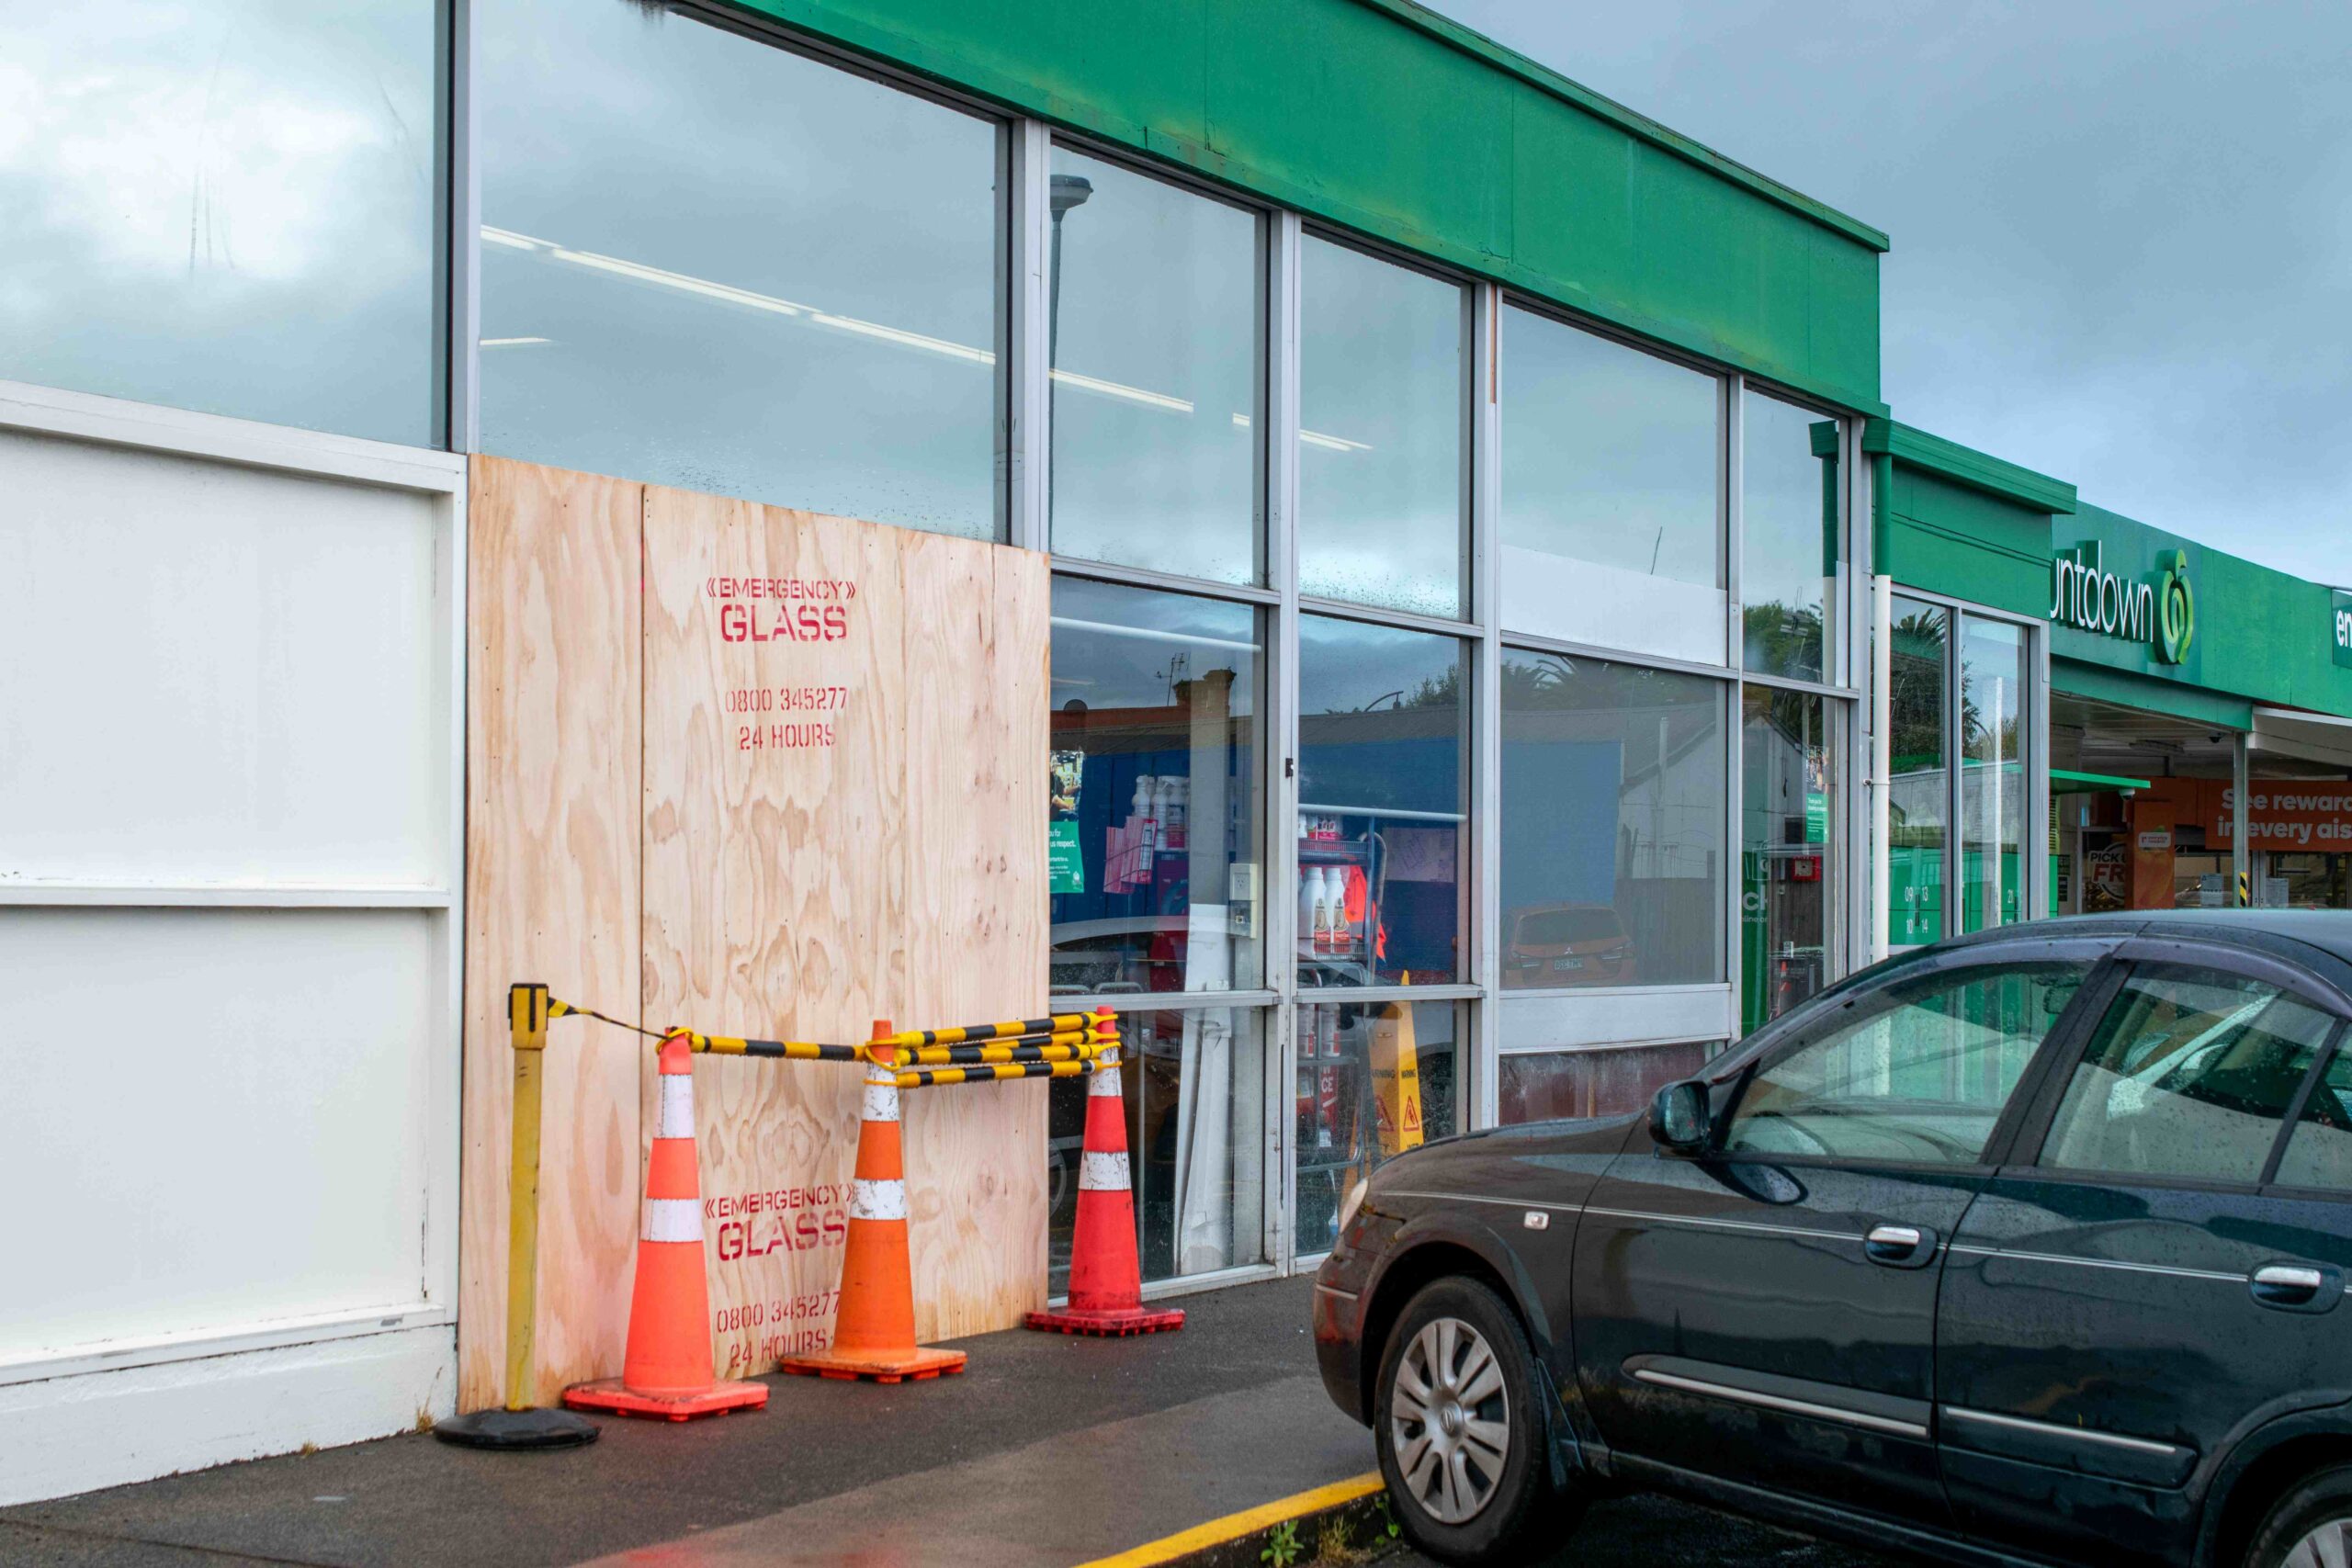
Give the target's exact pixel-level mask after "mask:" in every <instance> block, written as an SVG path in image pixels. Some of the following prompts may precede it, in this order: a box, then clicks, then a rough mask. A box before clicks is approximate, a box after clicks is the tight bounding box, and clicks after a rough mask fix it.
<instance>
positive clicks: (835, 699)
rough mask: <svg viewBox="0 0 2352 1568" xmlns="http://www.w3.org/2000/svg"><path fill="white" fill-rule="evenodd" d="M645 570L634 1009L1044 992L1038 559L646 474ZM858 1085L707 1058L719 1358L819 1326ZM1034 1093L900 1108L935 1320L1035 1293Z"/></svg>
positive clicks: (757, 1356)
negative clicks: (640, 991)
mask: <svg viewBox="0 0 2352 1568" xmlns="http://www.w3.org/2000/svg"><path fill="white" fill-rule="evenodd" d="M645 558H646V572H647V584H648V594H647V608H646V623H645V660H644V671H645V675H644V678H645V742H646V765H645V820H644V842H645V949H646V962H645V967H644V973H645V984H646V995H645V999H644V1000H645V1008H646V1011H647V1016H648V1019H649V1021H654V1022H657V1023H661V1024H667V1023H671V1022H679V1023H686V1024H690V1025H691V1026H693V1027H695V1028H697V1029H700V1030H703V1031H705V1032H726V1033H739V1034H748V1035H757V1036H765V1037H770V1038H777V1037H782V1038H794V1039H820V1040H854V1039H860V1038H863V1037H864V1036H865V1034H866V1032H868V1030H869V1029H870V1027H871V1025H872V1023H873V1021H875V1020H877V1019H889V1020H892V1021H896V1022H898V1023H899V1024H903V1025H908V1026H915V1025H922V1024H935V1023H947V1022H959V1021H967V1020H969V1019H972V1018H978V1017H996V1016H1005V1015H1019V1014H1023V1013H1026V1012H1030V1011H1033V1010H1035V1009H1037V1008H1038V1007H1040V1006H1041V1005H1042V1003H1043V1001H1044V996H1045V978H1046V967H1045V953H1046V934H1045V928H1044V911H1045V898H1044V893H1043V886H1042V878H1043V876H1044V872H1045V846H1044V826H1043V824H1044V812H1043V809H1042V803H1043V801H1044V799H1045V770H1046V710H1045V684H1044V662H1045V654H1046V573H1045V570H1044V564H1043V561H1042V560H1041V559H1040V558H1037V557H1035V556H1031V555H1027V554H1025V553H1023V552H1016V551H1010V550H1005V549H1002V548H1000V547H993V546H989V545H980V544H974V543H972V542H970V541H964V540H954V539H946V538H941V537H937V536H929V535H923V534H916V533H910V532H907V531H903V530H899V529H890V528H883V527H877V526H876V525H869V524H864V523H858V522H854V521H850V520H847V519H842V518H835V517H826V516H820V515H815V514H811V513H799V512H792V511H788V510H785V509H782V508H776V507H763V506H757V505H753V504H751V503H748V502H734V501H726V500H720V499H718V498H714V497H708V496H700V495H693V494H688V493H685V492H681V491H666V490H662V489H659V488H650V489H649V490H648V491H647V493H646V503H645ZM859 1076H860V1075H859V1070H858V1069H857V1068H855V1067H852V1066H835V1065H831V1064H823V1063H774V1062H757V1061H749V1060H740V1059H729V1060H714V1059H705V1060H704V1061H702V1062H700V1063H698V1064H697V1066H696V1070H695V1090H696V1095H695V1098H696V1113H697V1118H696V1119H697V1131H698V1136H699V1138H700V1140H701V1149H700V1153H701V1165H702V1180H703V1193H704V1198H705V1203H704V1208H705V1216H706V1218H705V1236H704V1240H705V1246H706V1249H707V1255H708V1258H709V1260H710V1278H711V1296H712V1308H713V1315H714V1323H713V1332H714V1336H715V1348H716V1352H717V1360H718V1365H719V1367H720V1369H721V1371H722V1372H726V1371H733V1372H735V1373H737V1374H741V1373H745V1372H758V1371H766V1370H768V1369H769V1368H771V1367H773V1366H774V1364H775V1360H776V1359H777V1358H778V1357H780V1356H781V1355H784V1354H787V1353H790V1352H792V1351H794V1350H797V1349H813V1348H821V1347H822V1346H824V1345H825V1344H826V1343H828V1342H829V1341H830V1338H831V1327H832V1323H831V1318H832V1313H833V1308H834V1304H835V1297H834V1292H835V1290H836V1288H837V1286H838V1282H839V1279H840V1272H841V1261H842V1245H843V1243H844V1241H845V1239H846V1235H847V1221H848V1201H849V1192H848V1187H849V1180H850V1173H851V1168H852V1163H853V1160H854V1154H855V1149H856V1140H857V1105H858V1079H859ZM643 1090H644V1092H645V1094H646V1095H647V1096H648V1097H649V1098H650V1095H651V1093H652V1091H653V1086H652V1074H651V1072H650V1066H649V1067H648V1069H647V1071H646V1073H645V1076H644V1079H643ZM1042 1091H1043V1086H1042V1085H1006V1086H1001V1087H995V1086H991V1087H987V1088H969V1089H944V1090H935V1091H932V1095H931V1097H930V1098H925V1097H923V1096H921V1095H914V1094H910V1096H909V1097H908V1099H909V1102H910V1103H909V1107H908V1111H907V1157H908V1162H909V1171H908V1177H909V1200H910V1213H911V1215H912V1223H911V1227H910V1229H911V1236H910V1239H911V1243H912V1247H913V1253H914V1258H915V1299H916V1308H917V1330H918V1332H919V1333H921V1334H922V1335H924V1336H925V1337H939V1336H941V1335H943V1334H946V1333H962V1332H972V1331H977V1330H978V1329H984V1328H998V1327H1003V1326H1007V1325H1010V1324H1012V1323H1013V1322H1016V1321H1018V1318H1019V1314H1020V1313H1021V1312H1022V1311H1023V1310H1025V1309H1026V1308H1028V1307H1030V1306H1034V1305H1037V1304H1041V1303H1042V1301H1043V1298H1044V1292H1045V1281H1046V1266H1045V1262H1046V1260H1045V1252H1044V1248H1045V1226H1046V1190H1045V1175H1044V1141H1045V1122H1044V1115H1045V1111H1044V1097H1043V1092H1042ZM947 1097H954V1101H953V1103H946V1102H945V1101H946V1099H947Z"/></svg>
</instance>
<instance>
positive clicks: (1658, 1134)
mask: <svg viewBox="0 0 2352 1568" xmlns="http://www.w3.org/2000/svg"><path fill="white" fill-rule="evenodd" d="M1650 1138H1651V1140H1652V1141H1653V1142H1655V1143H1656V1144H1657V1146H1658V1147H1659V1148H1662V1149H1665V1150H1668V1152H1670V1153H1673V1154H1678V1155H1695V1154H1697V1153H1698V1152H1699V1151H1700V1150H1702V1149H1703V1148H1705V1147H1706V1146H1707V1086H1706V1085H1705V1084H1704V1083H1702V1082H1701V1081H1700V1080H1699V1079H1697V1078H1685V1079H1683V1080H1682V1081H1681V1082H1680V1083H1670V1084H1668V1085H1667V1086H1666V1087H1665V1088H1664V1089H1660V1090H1658V1091H1657V1099H1655V1100H1651V1101H1650Z"/></svg>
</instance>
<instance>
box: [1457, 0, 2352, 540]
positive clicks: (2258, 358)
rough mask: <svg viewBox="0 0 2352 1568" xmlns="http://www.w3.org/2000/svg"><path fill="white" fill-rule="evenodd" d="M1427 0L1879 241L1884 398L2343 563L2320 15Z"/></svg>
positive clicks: (2337, 290) (2186, 524)
mask: <svg viewBox="0 0 2352 1568" xmlns="http://www.w3.org/2000/svg"><path fill="white" fill-rule="evenodd" d="M1443 5H1444V8H1445V9H1446V10H1447V11H1448V12H1449V13H1450V14H1452V15H1453V16H1455V17H1458V18H1460V19H1461V20H1462V21H1464V22H1465V23H1467V24H1468V25H1470V26H1471V27H1474V28H1478V29H1480V30H1481V31H1484V32H1487V33H1490V34H1492V35H1493V36H1495V37H1496V38H1498V39H1500V40H1501V41H1503V42H1505V43H1507V44H1510V45H1511V46H1512V47H1514V48H1516V49H1519V50H1521V51H1523V52H1525V53H1527V54H1530V55H1532V56H1533V57H1534V58H1536V59H1538V60H1541V61H1543V62H1544V63H1546V64H1548V65H1551V66H1553V67H1554V68H1555V69H1557V70H1559V71H1561V72H1563V73H1566V75H1568V76H1570V77H1572V78H1574V79H1576V80H1577V81H1578V82H1581V83H1584V84H1585V85H1588V86H1590V87H1592V88H1594V89H1595V90H1597V91H1599V92H1601V93H1605V94H1607V95H1609V96H1611V97H1614V98H1617V99H1618V100H1620V101H1621V102H1623V103H1625V104H1627V105H1628V106H1629V107H1633V108H1635V109H1638V110H1640V111H1641V112H1643V113H1645V114H1648V115H1652V116H1654V117H1656V118H1658V119H1661V120H1663V121H1664V122H1665V123H1667V124H1668V125H1671V126H1673V127H1674V128H1675V129H1677V130H1681V131H1683V132H1685V133H1687V134H1689V135H1691V136H1694V137H1696V138H1697V139H1698V140H1700V141H1703V142H1705V143H1707V144H1708V145H1709V146H1712V147H1713V148H1715V149H1717V150H1718V151H1720V152H1724V153H1725V154H1727V155H1728V156H1730V157H1733V158H1736V159H1738V160H1739V161H1740V162H1742V163H1745V164H1750V165H1751V166H1753V167H1755V168H1758V169H1759V170H1761V171H1763V172H1764V173H1766V174H1768V175H1772V176H1773V177H1775V178H1778V179H1781V180H1783V181H1785V182H1787V183H1788V184H1790V185H1792V186H1795V187H1796V188H1798V189H1799V190H1803V191H1804V192H1806V193H1807V194H1808V195H1811V196H1815V197H1819V198H1821V199H1822V200H1825V201H1827V202H1829V203H1831V204H1832V205H1833V206H1836V207H1838V208H1840V209H1843V210H1846V211H1849V212H1851V213H1853V214H1855V215H1856V216H1858V217H1860V218H1862V219H1864V220H1867V221H1869V222H1871V223H1874V224H1876V225H1878V226H1879V227H1881V228H1883V229H1885V230H1886V231H1889V232H1890V233H1891V234H1892V235H1893V237H1894V251H1893V253H1892V254H1889V255H1887V256H1886V257H1885V258H1884V259H1883V264H1882V265H1883V275H1882V276H1883V316H1882V321H1883V345H1884V377H1885V378H1884V395H1885V397H1886V399H1887V400H1888V402H1890V403H1891V404H1893V405H1894V412H1895V415H1896V417H1897V418H1900V419H1903V420H1905V422H1907V423H1913V424H1917V425H1920V426H1922V427H1924V428H1926V429H1928V430H1932V431H1934V432H1936V433H1937V434H1940V435H1945V436H1949V437H1951V439H1953V440H1956V441H1961V442H1964V443H1966V444H1968V445H1970V446H1978V447H1981V448H1983V449H1985V450H1987V451H1990V452H1992V453H1994V454H1996V456H1999V457H2007V458H2009V459H2011V460H2013V461H2016V462H2020V463H2024V464H2026V465H2028V466H2029V467H2032V468H2040V469H2041V470H2043V471H2045V472H2048V473H2052V474H2055V475H2057V476H2058V477H2060V478H2062V479H2070V480H2072V481H2074V482H2075V484H2076V485H2077V486H2079V487H2080V488H2081V491H2082V492H2083V495H2084V496H2085V498H2086V499H2087V500H2091V501H2094V502H2098V504H2100V505H2103V506H2108V507H2111V508H2113V509H2115V510H2117V511H2120V512H2123V513H2128V514H2130V515H2131V516H2134V517H2138V518H2140V519H2141V520H2143V521H2144V522H2147V523H2150V524H2154V525H2157V526H2161V527H2165V528H2170V529H2174V530H2176V531H2177V532H2180V533H2183V534H2187V535H2188V536H2192V537H2197V538H2203V539H2208V540H2211V541H2212V542H2214V543H2215V544H2218V545H2222V546H2223V547H2227V548H2229V549H2232V550H2233V551H2236V552H2239V553H2242V554H2245V555H2247V556H2250V557H2252V558H2255V559H2257V560H2261V561H2264V562H2265V563H2267V564H2269V565H2273V566H2277V567H2279V568H2281V569H2283V570H2289V571H2293V572H2296V573H2299V574H2301V575H2304V576H2309V577H2316V578H2322V579H2326V580H2330V581H2352V93H2346V91H2345V90H2344V83H2345V82H2346V80H2352V10H2347V9H2346V7H2343V6H2340V5H2330V6H2323V5H2317V4H2302V3H2288V4H2269V5H2259V6H2248V5H2243V4H2221V3H2213V0H2148V3H2146V4H2140V5H2130V6H2126V5H2121V4H2108V5H2098V6H2092V5H2054V6H2053V5H2047V4H2042V5H2027V4H2009V3H2002V0H1976V3H1974V4H1961V5H1957V6H1925V5H1917V4H1913V5H1900V6H1886V5H1883V4H1862V3H1860V0H1806V3H1803V4H1800V3H1797V0H1752V3H1749V4H1745V5H1738V6H1726V5H1722V4H1709V5H1702V4H1697V3H1695V0H1659V3H1656V4H1652V5H1648V6H1598V5H1578V6H1546V5H1536V4H1532V3H1529V0H1443Z"/></svg>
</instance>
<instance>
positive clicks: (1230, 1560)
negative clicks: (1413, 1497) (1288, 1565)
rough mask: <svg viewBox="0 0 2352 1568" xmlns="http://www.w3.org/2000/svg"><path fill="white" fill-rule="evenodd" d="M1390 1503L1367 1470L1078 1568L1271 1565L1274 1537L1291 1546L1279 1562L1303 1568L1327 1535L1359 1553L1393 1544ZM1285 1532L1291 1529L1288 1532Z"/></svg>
mask: <svg viewBox="0 0 2352 1568" xmlns="http://www.w3.org/2000/svg"><path fill="white" fill-rule="evenodd" d="M1387 1500H1388V1489H1387V1487H1386V1486H1385V1484H1384V1483H1382V1481H1381V1479H1380V1472H1378V1471H1376V1470H1374V1471H1367V1472H1364V1473H1363V1474H1362V1475H1353V1476H1350V1477H1349V1478H1348V1479H1347V1480H1345V1481H1334V1482H1332V1483H1330V1484H1329V1485H1327V1486H1317V1487H1315V1488H1314V1489H1312V1490H1310V1491H1306V1492H1298V1493H1294V1494H1293V1495H1290V1496H1288V1497H1277V1498H1276V1499H1274V1501H1272V1502H1271V1503H1261V1504H1260V1505H1259V1506H1257V1507H1254V1508H1245V1509H1243V1510H1242V1511H1241V1512H1240V1513H1238V1514H1227V1515H1226V1516H1225V1517H1223V1518H1218V1519H1211V1520H1209V1521H1208V1522H1207V1523H1205V1524H1198V1525H1194V1526H1193V1527H1192V1528H1191V1529H1185V1530H1179V1531H1178V1532H1177V1533H1176V1534H1174V1535H1170V1536H1163V1537H1161V1538H1160V1539H1159V1540H1153V1541H1147V1542H1145V1543H1144V1544H1143V1545H1141V1546H1136V1547H1131V1548H1129V1549H1128V1550H1127V1551H1122V1552H1117V1553H1114V1555H1112V1556H1109V1557H1098V1558H1095V1559H1093V1560H1091V1562H1082V1563H1080V1564H1079V1565H1078V1568H1264V1564H1265V1563H1266V1562H1267V1561H1269V1558H1268V1557H1267V1555H1266V1554H1267V1552H1268V1551H1269V1550H1270V1549H1271V1548H1272V1547H1273V1546H1274V1545H1275V1544H1276V1539H1277V1538H1278V1537H1280V1538H1282V1544H1283V1545H1286V1546H1288V1547H1290V1548H1291V1551H1289V1552H1287V1553H1284V1554H1283V1559H1282V1560H1283V1561H1285V1562H1294V1563H1297V1564H1299V1565H1300V1568H1307V1565H1309V1564H1312V1563H1313V1562H1315V1561H1316V1560H1317V1556H1318V1555H1321V1551H1320V1548H1321V1543H1322V1541H1323V1540H1324V1538H1325V1536H1326V1535H1327V1534H1329V1533H1331V1532H1334V1531H1336V1532H1338V1534H1339V1537H1340V1540H1339V1542H1338V1544H1339V1545H1340V1546H1341V1547H1342V1548H1343V1549H1347V1550H1351V1551H1363V1550H1364V1549H1367V1548H1370V1547H1373V1546H1376V1545H1383V1544H1385V1543H1386V1542H1387V1541H1388V1540H1390V1539H1391V1538H1390V1535H1389V1529H1390V1526H1389V1519H1388V1513H1387V1509H1386V1506H1385V1505H1386V1503H1387ZM1284 1527H1288V1529H1287V1531H1286V1532H1285V1529H1284Z"/></svg>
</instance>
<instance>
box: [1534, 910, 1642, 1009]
mask: <svg viewBox="0 0 2352 1568" xmlns="http://www.w3.org/2000/svg"><path fill="white" fill-rule="evenodd" d="M1633 983H1634V939H1633V938H1631V937H1629V936H1627V935H1626V934H1625V925H1624V922H1623V921H1622V920H1620V919H1618V918H1617V911H1616V910H1614V909H1612V908H1610V907H1609V906H1608V905H1606V904H1542V905H1538V906H1537V907H1536V908H1532V909H1521V910H1519V911H1518V912H1517V913H1516V914H1514V915H1513V916H1512V917H1511V927H1510V945H1508V946H1507V947H1505V948H1504V949H1503V988H1504V989H1506V990H1511V989H1518V990H1532V989H1534V988H1535V987H1539V986H1540V987H1553V986H1630V985H1632V984H1633Z"/></svg>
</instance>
